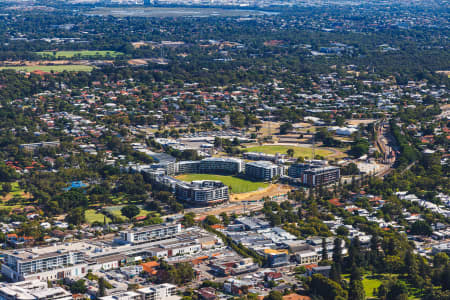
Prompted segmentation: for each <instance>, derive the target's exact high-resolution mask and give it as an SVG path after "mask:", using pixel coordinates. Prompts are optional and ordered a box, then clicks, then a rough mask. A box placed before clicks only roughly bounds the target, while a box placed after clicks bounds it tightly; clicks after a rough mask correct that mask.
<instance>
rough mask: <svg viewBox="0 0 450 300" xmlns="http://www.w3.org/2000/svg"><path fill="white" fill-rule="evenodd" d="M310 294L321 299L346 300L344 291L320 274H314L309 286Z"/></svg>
mask: <svg viewBox="0 0 450 300" xmlns="http://www.w3.org/2000/svg"><path fill="white" fill-rule="evenodd" d="M309 289H310V292H311V294H313V295H317V296H321V297H323V299H346V298H347V291H345V290H344V289H343V288H342V287H341V286H340V285H339V284H338V283H337V282H334V281H333V280H331V279H328V278H326V277H325V276H323V275H322V274H314V275H313V276H312V277H311V283H310V284H309Z"/></svg>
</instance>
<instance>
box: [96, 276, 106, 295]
mask: <svg viewBox="0 0 450 300" xmlns="http://www.w3.org/2000/svg"><path fill="white" fill-rule="evenodd" d="M97 293H98V295H97V298H98V297H103V296H106V280H105V278H103V277H100V278H99V279H98V292H97Z"/></svg>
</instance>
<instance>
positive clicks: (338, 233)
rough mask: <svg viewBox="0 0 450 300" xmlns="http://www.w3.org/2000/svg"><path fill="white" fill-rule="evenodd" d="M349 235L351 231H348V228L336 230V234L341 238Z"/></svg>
mask: <svg viewBox="0 0 450 300" xmlns="http://www.w3.org/2000/svg"><path fill="white" fill-rule="evenodd" d="M348 233H349V230H348V228H347V227H345V226H339V227H338V228H337V229H336V234H337V235H340V236H347V235H348Z"/></svg>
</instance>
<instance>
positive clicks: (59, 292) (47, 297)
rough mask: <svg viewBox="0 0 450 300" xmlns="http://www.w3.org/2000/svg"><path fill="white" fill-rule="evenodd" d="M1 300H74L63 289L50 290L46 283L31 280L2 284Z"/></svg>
mask: <svg viewBox="0 0 450 300" xmlns="http://www.w3.org/2000/svg"><path fill="white" fill-rule="evenodd" d="M0 300H72V294H71V293H69V292H68V291H66V290H65V289H63V288H62V287H51V288H49V287H48V285H47V282H46V281H41V280H31V281H22V282H16V283H1V284H0Z"/></svg>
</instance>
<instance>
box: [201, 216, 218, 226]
mask: <svg viewBox="0 0 450 300" xmlns="http://www.w3.org/2000/svg"><path fill="white" fill-rule="evenodd" d="M203 222H205V224H207V225H216V224H219V223H220V220H219V219H218V218H217V217H216V216H212V215H209V216H207V217H206V218H205V220H204V221H203Z"/></svg>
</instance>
